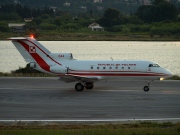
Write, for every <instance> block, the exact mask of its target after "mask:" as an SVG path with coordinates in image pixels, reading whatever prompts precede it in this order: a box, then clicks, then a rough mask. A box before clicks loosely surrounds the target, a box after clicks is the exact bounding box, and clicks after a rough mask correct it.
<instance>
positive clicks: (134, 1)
mask: <svg viewBox="0 0 180 135" xmlns="http://www.w3.org/2000/svg"><path fill="white" fill-rule="evenodd" d="M94 1H95V0H0V4H7V3H21V4H23V5H28V6H31V7H45V6H47V7H57V8H58V9H59V10H63V11H67V12H70V13H74V14H78V13H83V12H89V11H91V12H98V11H103V12H104V11H105V10H106V9H107V8H116V9H118V10H119V11H121V12H122V13H124V14H131V13H135V12H136V10H137V9H138V8H139V7H140V6H141V5H143V4H151V3H152V2H153V1H154V0H102V2H96V3H94ZM96 1H97V0H96ZM170 2H172V3H173V4H174V5H176V6H178V9H180V8H179V7H180V2H179V0H170ZM65 3H66V4H65Z"/></svg>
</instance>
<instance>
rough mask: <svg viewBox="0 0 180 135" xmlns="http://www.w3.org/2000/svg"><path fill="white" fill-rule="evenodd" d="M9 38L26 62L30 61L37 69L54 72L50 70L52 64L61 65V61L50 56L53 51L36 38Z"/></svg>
mask: <svg viewBox="0 0 180 135" xmlns="http://www.w3.org/2000/svg"><path fill="white" fill-rule="evenodd" d="M9 40H12V43H13V44H14V45H15V47H16V48H17V50H18V51H19V52H20V54H21V55H22V56H23V58H24V59H25V60H26V62H30V65H31V66H33V67H34V68H35V69H37V70H39V71H42V72H46V73H52V72H51V71H50V65H53V64H58V65H60V66H61V64H60V63H59V62H57V61H55V60H54V59H53V58H52V57H51V56H50V54H51V52H50V51H49V50H48V49H46V48H45V47H44V46H43V45H41V44H40V43H39V42H38V41H37V40H35V39H34V38H31V37H16V38H9Z"/></svg>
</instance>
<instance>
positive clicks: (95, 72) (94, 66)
mask: <svg viewBox="0 0 180 135" xmlns="http://www.w3.org/2000/svg"><path fill="white" fill-rule="evenodd" d="M9 40H12V43H13V44H14V45H15V47H16V48H17V49H18V51H19V52H20V54H21V55H22V56H23V58H24V59H25V60H26V62H28V63H30V66H31V67H32V68H34V69H36V70H38V71H41V72H44V73H49V74H54V75H57V76H59V77H60V80H62V81H64V82H74V81H77V82H78V83H77V84H76V85H75V89H76V91H83V90H84V88H86V89H92V88H93V87H94V83H95V82H97V81H100V80H106V81H107V80H147V82H148V85H147V86H144V88H143V89H144V91H149V88H150V82H151V81H153V80H160V79H161V78H168V77H171V76H172V75H173V74H172V73H171V72H170V71H168V70H167V69H164V68H162V67H160V66H159V65H158V64H157V63H155V62H151V61H142V60H141V61H140V60H126V61H124V60H122V61H115V60H111V61H109V60H108V61H102V60H96V61H94V60H76V59H73V55H72V53H51V52H50V51H49V50H48V49H46V48H45V47H44V46H43V45H41V44H40V43H39V42H38V41H37V40H35V39H34V38H32V37H16V38H9Z"/></svg>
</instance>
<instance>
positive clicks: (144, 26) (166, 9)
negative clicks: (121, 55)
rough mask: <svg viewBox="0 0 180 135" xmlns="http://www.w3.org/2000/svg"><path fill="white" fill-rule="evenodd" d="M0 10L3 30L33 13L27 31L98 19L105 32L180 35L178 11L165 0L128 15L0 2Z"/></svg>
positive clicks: (68, 27)
mask: <svg viewBox="0 0 180 135" xmlns="http://www.w3.org/2000/svg"><path fill="white" fill-rule="evenodd" d="M0 14H1V16H0V20H1V21H0V30H1V31H4V32H6V31H9V29H8V27H7V24H6V23H7V22H12V21H15V22H22V20H23V18H27V17H28V18H29V17H33V18H34V19H33V21H32V22H31V23H28V24H26V33H27V34H28V33H32V32H33V33H40V31H41V32H46V31H54V32H55V33H57V32H89V29H88V28H87V26H88V25H89V24H91V23H93V22H97V23H99V24H100V25H101V26H103V27H104V28H105V31H108V32H115V33H124V34H129V33H137V34H143V33H148V34H150V35H152V36H153V35H161V36H164V35H178V36H179V35H180V23H179V21H180V20H179V18H178V11H177V9H176V7H175V6H174V5H172V4H171V3H169V2H167V1H165V0H155V1H154V2H153V4H152V5H147V6H140V7H139V8H138V9H137V11H136V12H135V14H132V15H128V16H127V15H124V14H122V12H120V11H119V10H117V9H114V8H108V9H106V10H105V12H104V13H103V14H102V15H101V14H95V13H92V12H86V13H82V14H79V15H77V16H74V15H72V14H70V13H68V12H66V11H62V10H59V11H56V12H54V11H53V10H52V9H51V8H49V7H43V8H30V7H28V6H25V5H20V4H6V5H2V6H1V8H0Z"/></svg>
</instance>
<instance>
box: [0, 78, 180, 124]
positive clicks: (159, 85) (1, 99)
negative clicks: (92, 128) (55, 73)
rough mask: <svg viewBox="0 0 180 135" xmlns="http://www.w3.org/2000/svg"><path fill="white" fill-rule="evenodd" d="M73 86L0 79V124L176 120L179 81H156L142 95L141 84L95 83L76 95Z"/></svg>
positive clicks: (179, 109) (41, 80)
mask: <svg viewBox="0 0 180 135" xmlns="http://www.w3.org/2000/svg"><path fill="white" fill-rule="evenodd" d="M74 85H75V83H64V82H61V81H59V80H58V78H19V77H18V78H15V77H12V78H11V77H10V78H9V77H8V78H6V77H0V121H6V120H7V121H8V120H42V121H43V120H60V121H71V120H76V121H78V120H79V121H95V120H96V121H98V120H104V121H111V120H112V121H113V120H114V121H116V120H117V121H118V120H119V121H120V120H124V119H176V120H179V121H180V81H157V82H154V83H153V84H152V87H151V89H150V91H149V92H144V91H143V87H144V86H145V85H147V82H145V81H120V82H119V81H111V82H97V83H95V86H94V89H93V90H84V91H83V92H76V91H75V89H74Z"/></svg>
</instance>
